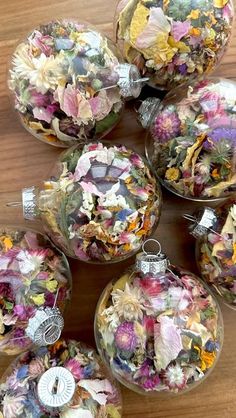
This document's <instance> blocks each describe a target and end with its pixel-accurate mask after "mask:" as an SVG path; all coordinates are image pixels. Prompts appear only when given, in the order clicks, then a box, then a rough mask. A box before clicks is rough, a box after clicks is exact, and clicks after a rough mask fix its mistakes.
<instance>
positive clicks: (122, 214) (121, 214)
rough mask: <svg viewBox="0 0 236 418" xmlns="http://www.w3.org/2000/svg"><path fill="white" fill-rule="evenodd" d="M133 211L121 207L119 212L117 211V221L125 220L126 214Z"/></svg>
mask: <svg viewBox="0 0 236 418" xmlns="http://www.w3.org/2000/svg"><path fill="white" fill-rule="evenodd" d="M131 213H133V211H132V210H131V209H122V210H121V211H120V212H118V213H117V219H118V220H119V221H125V220H126V218H127V216H129V215H131Z"/></svg>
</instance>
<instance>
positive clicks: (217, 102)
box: [199, 91, 225, 119]
mask: <svg viewBox="0 0 236 418" xmlns="http://www.w3.org/2000/svg"><path fill="white" fill-rule="evenodd" d="M199 102H200V105H201V107H202V110H203V113H204V116H205V117H206V118H207V119H212V118H214V117H219V116H223V115H224V113H225V110H224V104H223V103H222V99H221V96H220V95H219V94H218V93H216V92H213V91H206V92H205V93H203V95H202V97H201V98H200V99H199Z"/></svg>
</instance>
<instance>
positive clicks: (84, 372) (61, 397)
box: [0, 340, 122, 418]
mask: <svg viewBox="0 0 236 418" xmlns="http://www.w3.org/2000/svg"><path fill="white" fill-rule="evenodd" d="M47 375H48V376H47ZM54 376H56V378H57V379H58V380H57V381H56V380H55V377H54ZM64 385H65V386H64ZM50 389H52V390H51V391H50ZM45 400H46V402H45V403H44V401H45ZM42 401H43V402H42ZM65 401H66V403H65V404H63V402H65ZM51 403H52V404H53V405H54V407H52V406H51ZM55 405H57V407H55ZM121 409H122V401H121V395H120V392H119V389H118V386H117V385H116V383H115V382H114V380H113V378H112V377H111V376H110V375H109V372H108V370H107V369H105V367H104V366H103V365H102V363H101V360H100V359H99V357H98V355H97V354H96V352H95V350H94V349H92V348H89V347H87V346H86V345H84V344H82V343H79V342H76V341H73V340H69V341H65V340H59V341H58V342H56V343H55V344H54V345H51V346H48V347H43V348H39V349H37V350H34V351H28V352H26V353H25V354H22V355H21V356H19V357H18V358H17V359H16V361H15V362H14V363H13V364H12V366H10V367H9V368H8V370H7V371H6V373H5V375H4V376H3V377H2V379H1V384H0V416H1V417H2V418H17V417H20V418H23V417H25V418H29V417H32V418H46V417H52V416H53V417H60V418H121Z"/></svg>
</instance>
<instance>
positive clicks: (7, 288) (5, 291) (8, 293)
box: [0, 283, 13, 300]
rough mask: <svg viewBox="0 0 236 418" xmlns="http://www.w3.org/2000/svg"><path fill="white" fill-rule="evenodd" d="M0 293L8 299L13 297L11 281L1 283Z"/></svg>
mask: <svg viewBox="0 0 236 418" xmlns="http://www.w3.org/2000/svg"><path fill="white" fill-rule="evenodd" d="M0 295H1V297H3V298H6V299H8V300H12V299H13V292H12V288H11V285H10V284H9V283H0Z"/></svg>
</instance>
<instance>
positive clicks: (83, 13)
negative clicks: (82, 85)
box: [0, 0, 236, 418]
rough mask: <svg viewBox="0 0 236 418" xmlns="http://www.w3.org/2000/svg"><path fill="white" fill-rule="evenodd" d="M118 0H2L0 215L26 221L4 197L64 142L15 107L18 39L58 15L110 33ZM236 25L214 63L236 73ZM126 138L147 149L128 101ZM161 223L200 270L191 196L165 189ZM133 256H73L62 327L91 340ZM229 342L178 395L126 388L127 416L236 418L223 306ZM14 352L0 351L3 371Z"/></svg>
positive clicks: (235, 350)
mask: <svg viewBox="0 0 236 418" xmlns="http://www.w3.org/2000/svg"><path fill="white" fill-rule="evenodd" d="M115 3H116V0H105V1H104V0H93V1H91V0H90V1H89V0H51V1H50V2H49V1H48V0H40V1H33V0H20V1H19V0H10V1H4V0H1V2H0V145H1V148H0V156H1V160H0V170H1V171H0V223H5V224H12V223H21V224H23V223H24V222H23V221H22V215H21V210H20V209H19V210H17V209H6V206H5V203H6V202H7V201H9V200H12V199H14V200H15V198H17V195H18V196H20V193H19V191H20V189H21V188H22V187H25V186H29V185H32V184H35V185H37V184H40V181H42V180H43V179H44V178H45V176H46V175H47V173H49V171H50V168H51V167H52V166H53V164H54V161H55V159H56V158H57V156H58V154H59V152H60V150H59V149H56V148H53V147H50V146H49V145H46V144H43V143H41V142H40V141H37V140H36V139H34V138H33V137H31V136H30V134H28V133H27V132H26V131H25V130H24V129H23V128H22V127H21V125H20V123H19V122H18V120H17V119H16V116H15V114H14V112H13V111H12V110H11V105H10V100H9V97H8V92H7V87H6V69H7V62H8V58H9V56H10V54H11V52H12V49H13V48H14V45H15V43H16V41H17V40H18V39H20V38H22V37H23V36H24V34H25V33H26V32H27V31H28V30H30V29H31V28H32V27H34V26H35V25H37V24H38V23H41V22H43V21H47V20H49V19H50V18H53V17H54V18H55V17H61V16H63V17H74V18H78V19H81V20H86V21H90V22H91V23H92V24H94V25H97V26H98V28H100V29H102V30H104V31H105V32H106V33H107V34H108V35H110V36H112V32H113V31H112V20H113V13H114V7H115ZM235 68H236V30H235V32H234V36H233V37H232V40H231V45H230V48H229V49H228V52H227V54H226V56H225V58H224V60H223V62H222V64H221V66H220V67H219V68H218V70H217V71H216V74H217V75H221V76H224V77H230V78H233V77H236V70H235ZM109 138H110V139H111V140H113V141H116V142H123V143H126V144H129V145H131V146H132V147H134V148H135V149H137V150H139V151H141V152H143V140H144V131H143V130H142V129H141V128H140V127H139V126H138V124H137V122H136V120H135V115H134V112H133V104H132V103H130V104H129V106H128V109H127V112H126V114H125V115H124V118H123V119H122V121H121V122H120V124H119V125H118V126H117V128H116V130H115V132H113V133H111V134H110V135H109V137H108V139H109ZM163 197H164V205H163V211H162V217H161V223H160V225H159V227H158V229H157V232H156V234H155V236H156V237H158V239H159V240H160V241H161V242H162V244H163V249H164V250H165V251H166V253H167V254H169V256H170V257H171V260H172V261H173V262H176V263H178V264H181V265H183V266H184V267H185V268H188V269H190V270H192V271H196V265H195V260H194V240H193V239H192V238H191V237H190V236H189V235H188V232H187V228H186V223H185V221H184V220H183V219H182V217H181V216H182V214H183V213H184V212H192V211H193V210H194V208H196V207H198V206H199V204H194V203H191V202H188V201H184V200H182V199H179V198H176V197H175V196H173V195H171V194H169V193H167V192H165V191H164V193H163ZM131 262H132V260H129V261H126V262H124V263H120V264H117V265H113V266H107V267H102V266H98V267H96V268H95V267H94V266H89V265H87V264H84V263H79V262H76V261H71V268H72V273H73V287H74V288H73V299H72V304H71V306H70V308H69V309H68V311H67V317H66V327H65V332H64V335H65V336H66V337H73V338H76V339H80V340H83V341H85V342H87V343H90V344H94V338H93V316H94V309H95V306H96V302H97V300H98V298H99V295H100V292H101V291H102V289H103V288H104V286H105V285H106V284H107V282H108V281H109V280H110V279H111V278H113V277H114V276H115V275H119V273H121V272H122V271H123V269H124V268H125V267H126V266H128V265H129V264H130V263H131ZM222 310H223V315H224V321H225V343H224V347H223V352H222V355H221V358H220V360H219V363H218V365H217V367H216V368H215V370H214V371H213V373H212V374H211V376H210V377H209V378H208V379H207V380H206V381H205V382H204V383H203V384H202V385H200V386H199V387H198V388H197V389H195V390H194V391H192V392H190V393H189V394H186V395H182V396H179V397H172V398H165V397H153V398H149V397H142V396H140V395H136V394H135V393H133V392H131V391H129V390H127V389H122V392H123V399H124V414H123V416H124V417H125V418H139V417H142V416H144V415H145V418H236V390H235V389H236V383H235V382H236V326H235V321H236V313H234V312H232V311H231V310H229V309H228V308H226V307H223V306H222ZM11 360H12V359H11V358H7V357H1V358H0V373H2V372H3V371H4V370H5V368H6V366H7V365H8V364H9V363H10V361H11Z"/></svg>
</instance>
